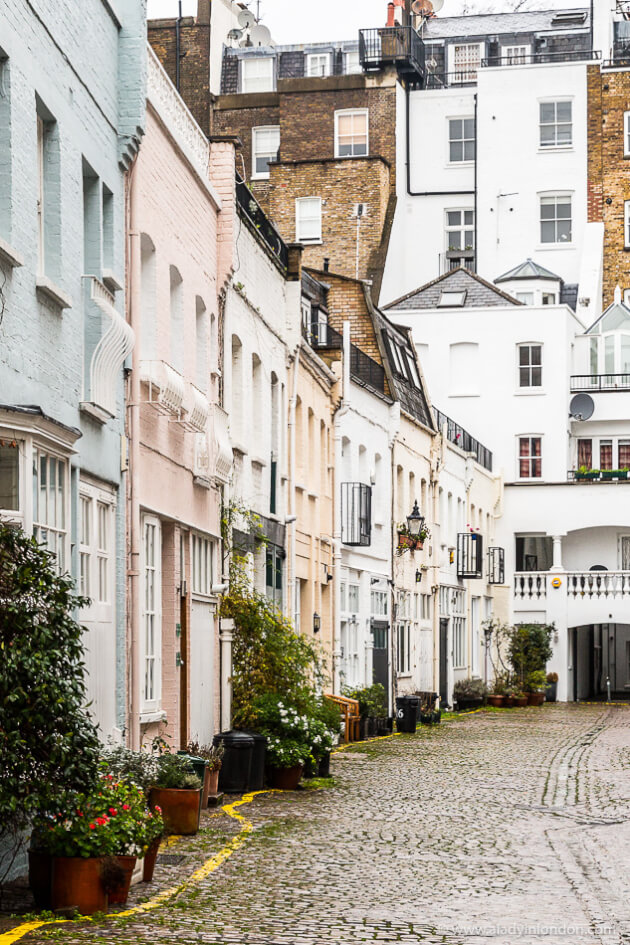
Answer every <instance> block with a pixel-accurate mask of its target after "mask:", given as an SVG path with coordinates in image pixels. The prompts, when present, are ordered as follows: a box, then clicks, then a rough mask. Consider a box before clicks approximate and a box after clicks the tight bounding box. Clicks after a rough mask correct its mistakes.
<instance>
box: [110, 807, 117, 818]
mask: <svg viewBox="0 0 630 945" xmlns="http://www.w3.org/2000/svg"><path fill="white" fill-rule="evenodd" d="M109 812H110V814H111V815H112V817H115V816H116V814H117V813H118V811H117V810H116V808H115V807H110V808H109Z"/></svg>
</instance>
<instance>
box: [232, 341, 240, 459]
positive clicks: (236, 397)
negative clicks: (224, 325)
mask: <svg viewBox="0 0 630 945" xmlns="http://www.w3.org/2000/svg"><path fill="white" fill-rule="evenodd" d="M231 388H232V390H231V394H232V398H231V399H232V404H231V410H230V416H231V423H230V427H231V430H232V436H233V437H234V438H235V439H236V440H237V441H238V442H239V443H241V437H242V432H243V421H242V417H243V345H242V344H241V339H240V338H239V337H238V336H237V335H232V383H231Z"/></svg>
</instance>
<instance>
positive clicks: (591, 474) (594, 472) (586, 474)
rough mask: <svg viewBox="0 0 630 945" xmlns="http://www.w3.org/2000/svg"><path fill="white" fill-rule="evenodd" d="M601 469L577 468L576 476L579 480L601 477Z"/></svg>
mask: <svg viewBox="0 0 630 945" xmlns="http://www.w3.org/2000/svg"><path fill="white" fill-rule="evenodd" d="M600 475H601V474H600V471H599V469H588V470H579V469H578V470H576V472H575V478H576V479H578V480H587V479H599V478H600Z"/></svg>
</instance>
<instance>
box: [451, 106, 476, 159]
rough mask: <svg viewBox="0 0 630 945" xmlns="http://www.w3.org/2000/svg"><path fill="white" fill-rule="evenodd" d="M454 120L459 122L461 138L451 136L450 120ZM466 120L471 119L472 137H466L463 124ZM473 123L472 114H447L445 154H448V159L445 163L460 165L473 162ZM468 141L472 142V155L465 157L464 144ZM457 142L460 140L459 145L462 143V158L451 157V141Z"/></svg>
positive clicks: (474, 133)
mask: <svg viewBox="0 0 630 945" xmlns="http://www.w3.org/2000/svg"><path fill="white" fill-rule="evenodd" d="M454 121H457V122H461V131H462V136H461V138H453V137H451V122H454ZM467 121H472V123H473V136H472V138H467V137H466V124H465V123H466V122H467ZM474 123H475V118H474V115H449V116H448V118H447V119H446V135H447V139H448V140H447V155H448V161H447V163H448V164H454V165H456V166H457V167H461V166H462V165H468V164H473V163H474V161H475V157H474V143H475V137H476V131H475V127H474ZM470 141H472V142H473V156H472V157H471V158H467V157H464V155H465V153H466V144H467V143H468V142H470ZM458 142H461V145H462V158H461V160H457V159H453V158H452V157H451V144H453V143H458Z"/></svg>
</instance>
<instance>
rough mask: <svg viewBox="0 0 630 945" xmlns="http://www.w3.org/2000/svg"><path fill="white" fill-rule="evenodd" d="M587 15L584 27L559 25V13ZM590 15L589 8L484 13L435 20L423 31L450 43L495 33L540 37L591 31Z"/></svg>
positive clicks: (582, 24) (430, 37)
mask: <svg viewBox="0 0 630 945" xmlns="http://www.w3.org/2000/svg"><path fill="white" fill-rule="evenodd" d="M569 12H571V13H576V14H579V13H586V20H585V21H584V23H580V24H571V23H556V24H555V25H552V22H553V20H554V19H555V17H557V16H558V14H559V13H569ZM589 19H590V15H589V11H588V9H586V8H580V9H576V10H533V11H531V12H529V13H481V14H477V15H467V16H445V17H443V16H436V17H432V18H431V19H430V20H429V22H428V23H427V25H426V26H425V27H424V30H423V38H424V39H425V40H427V41H429V42H430V41H431V40H432V39H450V38H451V37H456V36H489V35H492V34H493V33H539V32H544V31H547V30H552V31H554V32H556V31H557V32H561V31H563V30H569V29H570V30H575V29H583V30H584V31H588V29H589Z"/></svg>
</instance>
